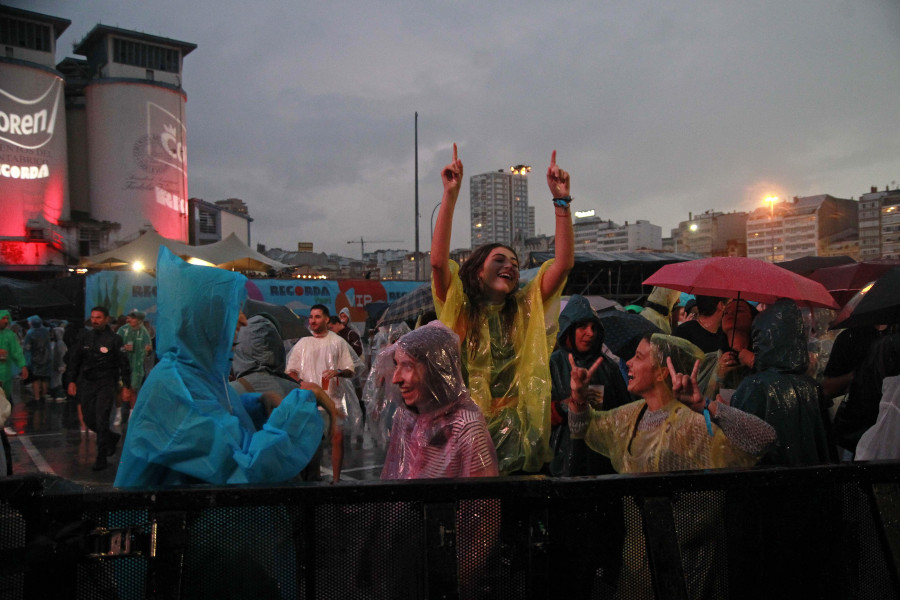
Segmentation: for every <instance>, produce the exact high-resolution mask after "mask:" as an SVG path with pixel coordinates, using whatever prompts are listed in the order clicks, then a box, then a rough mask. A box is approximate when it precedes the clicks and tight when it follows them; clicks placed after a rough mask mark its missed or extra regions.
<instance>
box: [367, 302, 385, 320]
mask: <svg viewBox="0 0 900 600" xmlns="http://www.w3.org/2000/svg"><path fill="white" fill-rule="evenodd" d="M390 305H391V303H390V302H384V301H382V300H379V301H378V302H369V303H368V304H366V306H365V309H366V313H367V314H368V315H369V318H370V319H374V320H375V321H377V320H378V319H379V318H380V317H381V315H383V314H384V311H386V310H387V307H388V306H390Z"/></svg>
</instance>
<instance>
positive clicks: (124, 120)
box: [85, 80, 188, 242]
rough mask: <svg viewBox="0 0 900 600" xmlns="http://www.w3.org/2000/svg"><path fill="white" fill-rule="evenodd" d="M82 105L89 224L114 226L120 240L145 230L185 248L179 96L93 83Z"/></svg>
mask: <svg viewBox="0 0 900 600" xmlns="http://www.w3.org/2000/svg"><path fill="white" fill-rule="evenodd" d="M85 97H86V110H87V124H88V140H89V143H88V150H89V155H90V182H91V216H92V217H93V218H95V219H97V220H99V221H113V222H116V223H120V224H121V226H122V227H121V230H120V235H121V236H122V237H127V236H129V235H131V234H133V233H135V232H137V231H138V230H139V229H141V227H143V226H144V224H145V223H150V224H151V225H153V227H154V229H156V231H157V232H159V234H160V235H162V236H164V237H167V238H169V239H173V240H178V241H180V242H187V241H188V200H187V199H188V191H187V189H188V187H187V186H188V180H187V150H186V129H185V124H184V102H185V97H184V94H183V92H181V91H179V90H175V89H172V88H169V87H166V86H162V85H158V84H153V83H150V82H146V83H145V82H135V81H120V80H96V81H93V82H91V84H89V85H88V86H87V87H86V88H85ZM123 207H127V209H124V208H123Z"/></svg>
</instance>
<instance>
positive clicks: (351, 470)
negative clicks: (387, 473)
mask: <svg viewBox="0 0 900 600" xmlns="http://www.w3.org/2000/svg"><path fill="white" fill-rule="evenodd" d="M17 383H18V382H17ZM17 388H18V386H17ZM18 391H19V390H18V389H16V390H15V391H14V394H13V396H14V401H13V411H12V415H11V416H10V419H9V421H8V422H7V425H8V426H10V427H12V428H13V429H15V430H16V432H17V433H18V435H16V436H15V437H10V439H9V442H10V445H11V446H12V458H13V474H15V475H23V474H27V473H38V472H42V473H47V474H50V475H56V476H58V477H62V478H64V479H68V480H70V481H73V482H76V483H79V484H81V485H87V486H91V487H111V486H112V485H113V481H115V478H116V471H117V469H118V466H119V451H120V450H121V448H122V444H121V443H120V444H119V446H118V448H117V449H116V450H117V451H116V454H115V455H113V456H112V457H110V459H109V467H108V468H107V469H105V470H103V471H93V470H92V469H91V467H92V466H93V464H94V459H95V458H96V456H97V454H96V452H97V448H96V442H97V437H96V435H94V434H93V433H92V432H85V433H82V432H81V431H80V428H79V426H78V421H77V416H76V413H74V412H73V410H74V407H73V406H72V405H71V404H70V401H69V400H63V401H62V402H57V401H54V400H52V399H51V400H48V401H45V402H39V403H38V402H33V401H32V402H23V401H22V400H21V398H20V395H19V393H18ZM112 429H113V431H117V432H121V433H124V434H125V435H126V436H127V435H128V432H127V427H125V428H122V427H115V426H114V427H112ZM123 429H124V431H122V430H123ZM344 443H345V447H344V467H343V470H342V473H341V481H348V482H349V481H359V480H372V479H378V478H379V477H380V475H381V467H382V465H383V463H384V449H383V448H379V447H378V446H377V445H376V444H375V443H374V442H373V440H372V436H370V435H369V433H368V432H366V433H365V434H364V435H363V436H362V437H361V438H353V439H350V438H347V439H346V440H345V442H344ZM321 471H322V480H323V481H331V477H332V471H331V457H330V453H329V452H328V451H326V453H325V456H323V458H322V469H321Z"/></svg>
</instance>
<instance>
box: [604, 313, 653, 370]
mask: <svg viewBox="0 0 900 600" xmlns="http://www.w3.org/2000/svg"><path fill="white" fill-rule="evenodd" d="M597 316H598V317H600V322H601V323H602V324H603V331H604V337H603V341H604V343H605V344H606V345H607V346H608V347H609V349H610V350H612V351H613V352H614V353H615V354H617V355H620V356H621V352H622V350H623V348H626V347H627V346H628V345H629V344H630V343H632V342H634V340H635V339H637V338H642V337H644V335H645V334H647V333H662V331H661V330H660V328H659V327H657V326H656V325H654V324H653V323H651V322H650V321H648V320H647V319H645V318H644V317H642V316H641V315H636V314H634V313H630V312H625V311H624V310H614V309H613V310H604V311H602V312H599V313H597ZM623 358H627V357H623Z"/></svg>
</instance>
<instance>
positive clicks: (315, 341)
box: [285, 304, 363, 433]
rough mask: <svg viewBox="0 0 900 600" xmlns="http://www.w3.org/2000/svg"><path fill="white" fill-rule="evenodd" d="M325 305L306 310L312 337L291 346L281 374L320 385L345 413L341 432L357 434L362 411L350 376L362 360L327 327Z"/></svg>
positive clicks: (327, 315) (326, 309)
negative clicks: (283, 372)
mask: <svg viewBox="0 0 900 600" xmlns="http://www.w3.org/2000/svg"><path fill="white" fill-rule="evenodd" d="M329 316H330V315H329V312H328V308H327V307H326V306H324V305H322V304H316V305H314V306H313V307H312V308H310V309H309V322H308V325H309V330H310V331H311V332H312V336H309V337H305V338H301V339H300V340H299V341H298V342H297V343H296V344H295V345H294V347H293V348H292V349H291V352H290V354H289V355H288V359H287V367H286V368H285V373H287V374H288V375H290V376H291V377H293V378H294V379H298V380H300V381H309V382H312V383H317V384H319V385H321V386H322V389H324V390H325V391H326V392H328V395H329V396H330V397H331V399H332V400H333V401H334V404H335V406H336V407H337V408H338V409H339V410H343V411H344V413H346V415H347V420H346V421H345V422H344V423H345V433H350V432H359V433H361V427H360V425H361V422H362V412H361V410H360V407H359V400H358V398H357V396H356V392H355V391H354V388H353V379H352V378H353V375H354V373H355V371H356V369H357V368H361V367H362V366H363V365H362V362H361V361H360V360H359V357H357V356H356V354H355V353H354V352H353V349H352V348H351V347H350V345H349V344H348V343H347V342H346V341H344V339H343V338H341V336H339V335H337V334H335V333H332V332H331V331H329V330H328V317H329Z"/></svg>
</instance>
